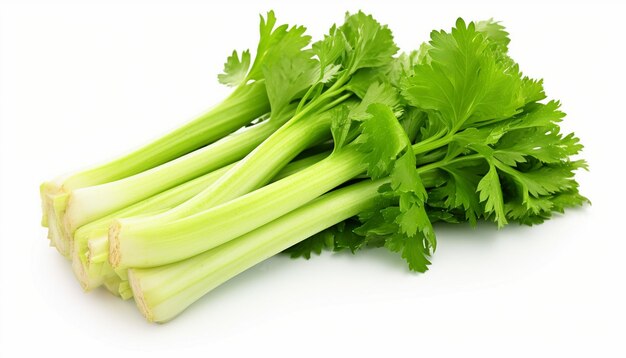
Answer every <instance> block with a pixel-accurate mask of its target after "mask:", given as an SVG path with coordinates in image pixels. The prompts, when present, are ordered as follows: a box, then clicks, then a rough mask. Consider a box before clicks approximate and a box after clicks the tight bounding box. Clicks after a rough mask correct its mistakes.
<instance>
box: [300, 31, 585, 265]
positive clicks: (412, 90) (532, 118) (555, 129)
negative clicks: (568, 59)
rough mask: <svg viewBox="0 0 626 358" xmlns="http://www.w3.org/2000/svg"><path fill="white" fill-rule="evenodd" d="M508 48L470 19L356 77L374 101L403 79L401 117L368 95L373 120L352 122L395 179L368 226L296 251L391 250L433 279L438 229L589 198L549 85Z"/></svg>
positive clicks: (539, 216)
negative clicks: (526, 72)
mask: <svg viewBox="0 0 626 358" xmlns="http://www.w3.org/2000/svg"><path fill="white" fill-rule="evenodd" d="M508 45H509V39H508V34H507V33H506V31H505V30H504V28H503V27H502V26H501V25H500V24H499V23H497V22H493V21H491V20H489V21H486V22H479V23H477V24H474V23H469V24H466V23H465V22H464V21H463V20H461V19H459V20H458V21H457V23H456V27H455V28H453V29H452V31H450V32H445V31H434V32H433V33H431V41H430V43H429V44H427V45H424V46H422V47H421V48H420V51H418V52H413V53H410V54H409V55H404V56H400V57H399V58H397V59H395V60H394V61H392V62H391V63H389V64H388V65H387V66H385V67H379V68H377V69H376V70H375V71H361V72H360V73H357V74H356V75H355V76H354V77H353V78H352V82H351V83H350V87H351V88H353V89H354V90H355V92H358V93H359V96H360V97H362V98H363V99H365V98H367V94H368V93H370V94H374V93H376V88H368V90H367V91H365V89H364V84H365V83H367V81H368V80H372V79H375V80H376V81H378V82H380V83H386V84H387V85H388V86H389V87H390V88H393V85H392V84H394V83H396V84H399V86H400V87H401V93H402V97H403V98H402V99H399V100H398V103H400V104H403V103H404V104H406V105H407V106H408V107H407V108H405V109H404V110H403V111H398V110H397V108H396V109H392V106H393V104H390V103H387V104H380V103H378V104H377V103H376V102H372V101H370V100H368V102H371V103H367V104H365V103H364V104H363V105H367V110H366V111H365V114H366V116H363V114H362V111H361V112H359V113H361V114H360V115H357V116H353V117H352V118H353V119H354V120H357V119H358V123H360V126H359V130H360V133H361V135H360V136H359V137H358V138H357V142H358V143H359V145H360V150H361V151H363V152H364V153H366V155H367V160H366V161H367V164H368V175H369V176H370V177H372V178H381V177H387V178H388V184H386V185H383V186H382V187H381V188H380V190H379V191H380V193H381V197H380V199H379V205H378V207H377V208H375V209H373V210H370V211H368V212H365V213H362V214H361V215H360V216H359V221H360V222H361V224H360V225H359V224H355V222H356V221H355V220H351V221H349V222H346V223H342V224H341V225H340V226H337V227H335V228H331V229H328V230H326V231H325V232H324V233H322V234H320V235H318V236H315V237H313V238H311V239H310V240H311V241H310V242H307V241H308V240H307V241H305V242H303V243H301V244H299V245H297V246H296V247H294V249H293V250H291V252H292V255H295V256H302V255H304V256H307V255H310V252H311V250H312V251H314V252H319V251H321V248H330V249H333V250H341V249H344V248H349V249H350V250H352V251H353V252H354V251H356V250H358V249H360V248H364V247H369V246H376V247H380V246H384V247H386V248H388V249H390V250H392V251H396V252H399V253H400V254H401V255H402V257H403V258H405V260H406V261H407V262H408V264H409V268H410V269H411V270H415V271H421V272H423V271H425V270H427V268H428V264H429V259H428V256H429V255H430V253H431V252H432V251H433V250H434V249H435V248H436V241H435V235H434V231H433V226H432V222H436V221H444V222H449V223H459V222H469V223H471V224H476V223H477V221H478V220H479V219H485V220H493V221H495V222H496V223H497V224H498V226H503V225H505V224H507V223H508V222H510V221H515V222H519V223H522V224H528V225H532V224H537V223H540V222H543V221H544V220H546V219H548V218H550V217H551V216H552V214H553V213H554V212H562V211H563V210H564V209H565V208H567V207H573V206H579V205H582V204H583V203H585V202H588V200H587V199H586V198H585V197H583V196H582V195H580V193H579V192H578V184H577V183H576V181H575V180H574V173H575V171H576V170H578V169H580V168H583V169H584V168H586V164H585V162H584V161H581V160H572V159H571V157H572V156H575V155H577V154H578V153H579V152H580V150H581V149H582V145H581V144H580V142H579V140H578V138H576V137H575V136H574V135H573V134H562V133H561V131H560V128H559V122H561V121H562V120H563V118H564V116H565V114H564V113H563V112H561V111H560V103H559V102H557V101H549V102H547V103H539V102H538V101H540V100H542V99H543V98H545V94H544V92H543V87H542V82H541V81H536V80H533V79H530V78H527V77H524V76H523V75H522V73H521V72H520V71H519V67H518V65H517V64H516V63H515V62H514V61H513V60H512V59H511V58H510V57H509V56H508V54H507V50H508ZM379 89H380V88H379ZM382 92H383V93H389V91H388V90H387V91H382ZM375 97H376V98H384V97H385V96H375ZM364 102H365V101H364ZM395 106H396V107H397V106H398V104H396V105H395ZM351 112H352V113H355V112H356V111H355V109H354V108H353V109H352V110H351ZM345 116H347V117H349V115H345ZM398 116H400V120H398ZM346 122H347V123H349V122H350V121H349V120H348V121H344V127H343V128H344V129H345V126H346V125H345V123H346ZM416 125H419V126H421V127H419V130H417V129H416ZM339 128H342V127H341V126H339V125H337V126H336V130H337V133H341V131H339ZM348 223H349V225H348ZM322 237H323V240H322V239H320V238H322ZM307 250H309V251H307Z"/></svg>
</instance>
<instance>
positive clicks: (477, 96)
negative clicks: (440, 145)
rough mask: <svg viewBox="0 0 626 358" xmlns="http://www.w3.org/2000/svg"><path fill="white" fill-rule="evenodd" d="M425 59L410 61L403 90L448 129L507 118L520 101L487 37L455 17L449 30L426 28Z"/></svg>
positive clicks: (515, 81) (516, 83)
mask: <svg viewBox="0 0 626 358" xmlns="http://www.w3.org/2000/svg"><path fill="white" fill-rule="evenodd" d="M428 56H429V58H430V63H420V64H418V65H417V66H415V67H414V75H413V76H412V77H409V78H407V79H405V81H404V83H403V86H402V87H403V91H402V93H403V95H404V97H405V98H406V100H407V101H408V103H409V104H411V105H412V106H415V107H418V108H421V109H424V110H428V111H436V112H438V113H440V114H441V119H442V120H443V121H444V122H445V124H446V126H447V127H448V129H449V131H451V132H454V131H456V130H458V129H460V128H462V127H463V126H470V125H472V124H474V123H480V122H483V121H487V120H493V119H499V118H507V117H511V116H512V115H514V114H516V113H517V112H518V110H519V108H520V107H521V106H522V105H523V101H521V100H520V95H519V90H520V82H521V78H520V77H519V75H518V74H517V73H516V72H515V71H510V68H509V67H510V66H509V65H510V64H505V63H502V62H500V61H498V58H497V54H495V53H494V51H493V48H492V47H491V46H490V41H489V40H488V39H487V38H486V37H485V36H484V35H483V34H482V33H481V32H479V31H477V30H476V27H475V25H474V23H470V24H469V25H466V24H465V22H464V21H463V20H461V19H459V20H458V21H457V24H456V27H455V28H453V29H452V31H451V32H450V33H447V32H445V31H433V32H432V33H431V41H430V49H429V50H428Z"/></svg>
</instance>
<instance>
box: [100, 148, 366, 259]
mask: <svg viewBox="0 0 626 358" xmlns="http://www.w3.org/2000/svg"><path fill="white" fill-rule="evenodd" d="M363 158H364V154H363V153H361V152H358V151H357V150H356V146H355V145H349V146H347V147H345V148H343V149H342V150H340V151H338V152H336V153H333V154H331V155H330V156H329V157H328V158H326V159H324V160H322V161H320V162H319V163H317V164H314V165H312V166H310V167H308V168H306V169H304V170H302V171H300V172H298V173H296V174H294V175H291V176H288V177H286V178H284V179H282V180H279V181H277V182H275V183H272V184H269V185H267V186H265V187H263V188H260V189H258V190H256V191H253V192H251V193H249V194H247V195H244V196H241V197H239V198H237V199H234V200H231V201H229V202H227V203H225V204H222V205H219V206H216V207H214V208H212V209H208V210H205V211H202V212H200V213H197V214H195V215H191V216H188V217H185V218H183V219H180V220H175V221H171V222H166V223H155V222H152V221H150V220H148V221H146V220H139V221H137V220H132V219H131V220H125V219H119V220H116V221H115V222H114V223H113V225H112V226H111V231H110V233H109V244H110V253H109V261H110V263H111V265H112V266H113V267H151V266H158V265H163V264H167V263H171V262H175V261H179V260H182V259H185V258H188V257H191V256H193V255H196V254H199V253H201V252H204V251H206V250H209V249H212V248H214V247H216V246H218V245H221V244H223V243H225V242H227V241H229V240H232V239H234V238H236V237H238V236H241V235H243V234H245V233H247V232H249V231H251V230H253V229H256V228H258V227H259V226H261V225H264V224H266V223H268V222H270V221H272V220H274V219H277V218H278V217H280V216H282V215H284V214H286V213H288V212H290V211H292V210H294V209H296V208H298V207H300V206H302V205H304V204H306V203H307V202H309V201H311V200H313V199H315V198H317V197H318V196H320V195H322V194H324V193H326V192H327V191H329V190H331V189H333V188H335V187H336V186H338V185H340V184H342V183H344V182H346V181H347V180H350V179H352V178H354V177H355V176H357V175H359V174H360V173H362V172H363V171H365V164H364V163H363Z"/></svg>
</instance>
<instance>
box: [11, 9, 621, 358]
mask: <svg viewBox="0 0 626 358" xmlns="http://www.w3.org/2000/svg"><path fill="white" fill-rule="evenodd" d="M359 8H361V9H363V10H365V11H367V12H371V13H373V14H374V15H375V17H376V18H377V19H378V20H380V21H381V22H383V23H387V24H390V26H391V28H392V29H393V31H394V34H395V36H396V40H397V42H398V44H399V45H400V47H401V48H403V49H412V48H416V47H417V46H418V45H419V44H420V43H421V42H422V41H425V40H427V39H428V34H429V32H430V30H432V29H441V28H444V29H449V28H450V27H451V26H452V25H453V24H454V21H455V19H456V17H458V16H463V17H464V18H465V19H467V20H480V19H486V18H490V17H494V18H496V19H498V20H501V21H503V23H504V24H505V25H506V26H507V28H508V29H509V31H510V33H511V37H512V43H511V53H512V55H513V57H514V58H515V59H516V60H517V61H518V62H519V63H520V64H521V67H522V69H523V70H524V72H525V73H527V74H528V75H530V76H533V77H543V78H544V79H545V87H546V90H547V93H548V95H549V96H550V97H551V98H558V99H560V100H562V102H563V109H564V111H565V112H566V113H568V114H569V115H568V117H567V119H566V121H565V122H564V123H563V127H565V129H566V130H567V131H572V130H573V131H576V133H577V134H578V135H579V137H580V138H581V139H582V141H583V143H584V144H585V146H586V148H585V151H584V157H585V158H586V159H587V160H588V161H589V164H590V168H591V171H590V172H589V173H580V175H579V177H578V178H579V180H580V183H581V190H582V192H583V193H584V194H585V195H587V196H588V197H589V198H591V200H592V201H593V206H591V207H589V206H587V207H585V208H583V209H580V210H571V211H569V212H568V213H567V215H565V216H562V217H557V218H556V219H554V220H552V221H550V222H548V223H546V224H544V225H541V226H537V227H532V228H528V227H519V226H511V227H507V228H505V229H503V230H500V231H498V230H496V229H494V228H493V227H492V226H490V225H483V226H481V227H479V228H478V229H476V230H471V229H469V228H467V227H446V226H440V227H437V231H438V237H439V245H440V246H439V247H438V250H437V253H436V254H435V257H434V260H433V265H432V268H431V270H430V271H429V272H428V273H427V274H425V275H415V274H411V273H409V272H408V271H407V269H406V268H405V265H404V263H403V261H402V260H401V259H400V258H399V257H397V256H395V255H393V254H390V253H387V252H385V251H383V250H374V251H369V252H364V253H361V254H359V255H357V256H352V255H350V254H338V255H330V254H324V255H322V256H321V257H316V258H314V259H312V260H310V261H304V260H301V261H293V260H290V259H288V258H286V257H276V258H272V259H270V260H269V261H267V262H265V263H263V264H261V265H259V266H257V267H255V268H253V269H251V270H249V271H248V272H246V273H244V274H242V275H241V276H239V277H237V278H235V279H233V280H232V281H230V282H228V283H227V284H225V285H223V286H222V287H220V288H218V289H216V290H215V291H213V292H212V293H210V294H209V295H208V296H206V297H204V298H203V299H202V300H200V301H199V302H197V303H196V304H195V305H193V306H192V307H191V308H190V309H189V310H188V311H186V312H185V313H184V314H182V315H181V316H179V317H178V318H177V319H175V320H174V321H172V322H170V323H168V324H166V325H151V324H148V323H146V322H145V321H144V319H143V317H142V316H141V315H140V314H139V313H138V311H137V310H136V309H135V306H134V304H133V303H132V301H129V302H122V301H120V300H118V299H117V298H114V297H112V296H110V295H109V294H108V293H107V292H105V291H103V290H98V291H96V292H92V293H89V294H85V293H83V292H82V291H81V289H80V287H79V286H78V284H77V283H76V282H75V280H74V277H73V275H72V273H71V271H70V267H69V264H68V262H66V261H65V260H64V259H62V258H61V257H60V256H59V255H58V254H57V253H56V251H55V250H54V249H52V248H50V247H48V246H47V241H46V239H45V230H44V229H43V228H41V227H39V218H40V213H39V197H38V185H39V183H40V182H42V181H44V180H46V179H50V178H52V177H54V176H56V175H58V174H61V173H63V172H67V171H73V170H76V169H79V168H81V167H84V166H86V165H89V164H93V163H95V162H99V161H103V160H106V159H109V158H112V157H114V156H115V155H117V154H120V153H123V152H124V151H127V150H129V149H131V148H133V147H136V146H138V145H140V144H142V143H144V142H147V141H148V140H150V139H151V138H154V137H156V136H158V135H159V134H161V133H164V132H166V131H167V130H168V129H171V128H174V127H176V126H177V125H179V124H181V123H183V122H184V121H185V120H188V119H191V118H193V116H194V115H195V114H197V113H200V112H202V111H203V110H205V109H206V108H207V107H209V106H210V105H211V104H214V103H216V102H217V101H218V100H219V99H220V98H222V97H223V96H224V95H225V94H226V93H227V92H228V90H227V89H225V88H223V87H221V86H220V85H219V84H218V83H217V81H216V75H217V73H219V71H220V70H221V67H222V63H223V61H224V60H225V58H226V56H227V55H228V54H229V53H230V52H231V51H232V50H233V49H234V48H236V49H245V48H249V47H252V48H254V47H255V46H256V40H257V26H258V14H259V13H262V12H265V11H267V10H269V9H275V10H276V13H277V16H278V19H279V21H280V22H287V23H299V24H304V25H307V26H308V27H309V29H310V33H311V34H312V35H314V36H316V37H318V36H319V35H321V34H322V33H323V32H325V30H326V29H327V28H328V27H330V25H331V24H332V23H333V22H341V21H342V18H343V14H344V11H346V10H352V11H354V10H357V9H359ZM622 15H623V11H620V9H618V8H617V7H616V6H612V5H609V4H608V3H602V2H600V1H593V2H585V3H572V2H567V3H565V2H564V3H560V4H559V3H554V4H553V3H549V2H547V1H539V2H533V1H523V2H516V3H513V2H512V3H510V4H507V3H504V2H500V1H498V2H493V3H487V2H480V3H476V2H474V1H471V2H470V1H467V2H458V3H444V2H439V1H428V2H426V1H406V2H394V1H389V0H385V1H379V2H369V1H360V2H347V1H339V0H334V1H329V2H326V1H320V0H315V1H306V2H302V3H301V4H295V1H294V2H288V1H284V2H276V1H258V2H251V3H240V2H237V1H225V4H221V5H217V4H211V3H210V2H208V1H207V2H192V1H178V2H174V1H172V2H164V1H156V2H150V3H148V2H147V1H146V2H140V1H109V2H106V4H105V3H104V2H103V3H96V2H90V1H83V2H78V1H64V2H53V1H41V3H39V4H37V3H34V2H30V1H26V2H14V3H3V4H2V5H0V165H1V166H0V220H1V224H0V244H1V247H0V255H1V258H0V265H1V266H0V279H1V281H0V295H1V301H0V356H3V357H18V356H31V354H37V353H38V354H45V355H48V356H50V355H51V356H60V355H63V356H67V357H74V356H76V357H78V356H81V357H85V356H87V357H113V356H115V357H125V356H130V355H131V354H133V355H139V356H142V355H143V354H145V355H148V354H149V355H150V356H151V357H170V356H172V355H176V356H183V355H186V354H189V353H196V355H194V356H199V355H203V356H210V357H224V356H235V355H243V354H246V355H247V356H265V355H268V356H269V355H273V356H283V355H284V356H339V355H343V356H356V355H364V356H365V355H366V356H384V357H387V356H393V355H399V354H401V353H402V354H403V355H405V356H408V355H411V356H424V357H443V356H450V357H458V356H480V357H548V356H550V357H554V356H563V357H575V356H586V357H589V356H594V357H624V356H626V349H625V348H624V343H623V342H622V343H619V342H618V340H619V339H624V338H626V328H625V325H626V308H625V305H626V291H625V285H626V279H625V274H626V270H625V268H624V262H625V257H626V237H625V236H626V235H624V233H623V227H624V224H623V222H620V220H623V219H622V217H623V214H622V211H623V205H624V203H625V202H626V201H625V199H626V198H625V195H624V189H623V188H624V175H623V174H624V170H623V168H624V165H625V164H624V158H625V156H624V150H623V148H624V142H625V140H626V139H625V138H626V136H625V133H626V132H624V129H625V126H624V121H626V118H625V116H624V113H625V111H624V103H625V102H626V97H625V95H626V91H625V90H624V83H626V78H625V76H624V61H625V58H624V50H623V47H624V43H625V42H624V41H625V40H624V38H625V36H624V35H626V33H625V31H624V25H623V23H622Z"/></svg>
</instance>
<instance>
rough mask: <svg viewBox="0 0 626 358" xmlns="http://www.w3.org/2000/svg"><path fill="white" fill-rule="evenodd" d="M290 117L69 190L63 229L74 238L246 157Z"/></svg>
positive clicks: (62, 214)
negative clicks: (85, 227)
mask: <svg viewBox="0 0 626 358" xmlns="http://www.w3.org/2000/svg"><path fill="white" fill-rule="evenodd" d="M287 118H289V116H288V115H285V116H283V117H279V118H272V119H270V120H266V121H264V122H261V123H259V124H257V125H254V126H252V127H249V128H246V129H245V130H243V131H241V132H237V133H233V134H231V135H230V136H228V137H225V138H222V139H221V140H219V141H217V142H215V143H213V144H210V145H208V146H206V147H204V148H201V149H199V150H196V151H194V152H191V153H189V154H186V155H184V156H182V157H179V158H177V159H175V160H173V161H170V162H168V163H165V164H163V165H160V166H158V167H156V168H152V169H149V170H147V171H145V172H142V173H139V174H136V175H133V176H130V177H127V178H124V179H121V180H117V181H114V182H110V183H105V184H100V185H96V186H91V187H86V188H80V189H76V190H73V191H72V192H70V193H66V194H64V195H66V196H67V199H66V200H67V205H66V206H64V208H65V210H64V211H63V210H59V211H58V212H57V213H56V216H57V219H56V220H57V221H59V220H62V221H63V226H62V228H61V229H62V230H64V231H65V233H66V235H67V236H68V237H71V234H72V233H73V232H74V231H75V230H76V229H77V228H78V227H80V226H83V225H85V224H87V223H89V222H91V221H94V220H97V219H99V218H101V217H103V216H105V215H107V214H109V213H112V212H115V211H116V210H119V209H121V208H124V207H126V206H129V205H131V204H133V203H136V202H138V201H140V200H142V199H145V198H147V197H150V196H152V195H155V194H157V193H159V192H162V191H164V190H167V189H169V188H171V187H174V186H176V185H178V184H181V183H184V182H186V181H188V180H191V179H193V178H196V177H198V176H199V175H202V174H204V173H207V172H210V171H212V170H215V169H217V168H220V167H222V166H224V165H226V164H230V163H233V162H235V161H237V160H239V159H241V158H243V157H244V156H246V155H247V154H248V153H250V151H252V150H253V149H254V148H255V147H256V146H257V145H259V144H260V143H262V142H263V140H265V139H266V138H268V137H269V136H270V135H271V133H273V132H274V131H275V130H276V129H278V128H279V127H280V126H281V125H282V124H283V123H284V121H285V120H286V119H287Z"/></svg>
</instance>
